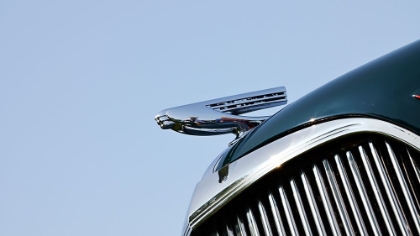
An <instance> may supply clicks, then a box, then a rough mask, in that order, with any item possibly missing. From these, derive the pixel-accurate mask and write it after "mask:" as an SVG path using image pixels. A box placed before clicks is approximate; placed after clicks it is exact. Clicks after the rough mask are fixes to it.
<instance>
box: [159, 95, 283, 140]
mask: <svg viewBox="0 0 420 236" xmlns="http://www.w3.org/2000/svg"><path fill="white" fill-rule="evenodd" d="M286 103H287V95H286V88H285V87H276V88H271V89H265V90H260V91H254V92H249V93H243V94H238V95H234V96H229V97H222V98H217V99H213V100H209V101H204V102H198V103H193V104H189V105H184V106H179V107H173V108H169V109H165V110H163V111H161V112H159V113H158V114H157V115H156V116H155V120H156V122H157V123H158V125H159V126H160V127H161V128H162V129H172V130H174V131H176V132H179V133H183V134H190V135H201V136H209V135H218V134H227V133H233V134H236V136H237V137H239V136H241V135H242V134H243V133H244V132H246V131H249V130H250V129H253V128H255V127H256V126H258V125H259V124H261V123H262V122H264V121H265V120H266V119H268V118H269V117H270V116H261V117H247V116H239V115H240V114H244V113H248V112H253V111H257V110H261V109H265V108H271V107H276V106H280V105H284V104H286Z"/></svg>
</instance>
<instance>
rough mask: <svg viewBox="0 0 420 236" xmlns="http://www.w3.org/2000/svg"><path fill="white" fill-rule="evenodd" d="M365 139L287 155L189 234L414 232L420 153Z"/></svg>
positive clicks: (418, 224) (418, 223) (419, 226)
mask: <svg viewBox="0 0 420 236" xmlns="http://www.w3.org/2000/svg"><path fill="white" fill-rule="evenodd" d="M372 136H373V137H371V138H370V139H369V140H368V139H366V138H360V137H359V136H357V137H354V138H347V139H343V140H341V141H339V142H338V143H334V144H331V145H330V146H328V145H326V146H325V147H323V148H318V149H315V150H312V151H311V152H309V153H308V154H305V155H302V156H298V157H296V158H294V159H293V160H291V161H290V164H288V163H286V164H285V165H282V167H281V168H279V169H277V170H274V171H273V172H272V173H270V174H268V175H267V176H265V177H263V178H262V179H261V180H259V181H258V182H256V183H255V184H254V185H253V186H251V187H250V188H249V189H247V190H246V191H245V192H244V193H242V194H241V195H239V196H237V198H236V199H234V200H233V201H231V202H229V203H228V204H227V205H226V206H224V207H223V208H222V210H220V211H219V212H217V213H216V214H215V215H213V216H212V217H211V218H210V219H208V220H207V222H205V223H204V224H203V225H201V226H200V227H199V228H197V229H194V230H193V232H192V236H198V235H227V236H231V235H235V236H247V235H251V236H259V235H261V236H263V235H265V236H277V235H382V234H385V235H388V234H390V235H413V234H418V233H420V215H419V212H420V206H419V204H418V199H419V198H420V195H419V191H420V169H419V168H418V164H417V163H418V159H419V158H420V154H419V152H418V151H415V150H414V149H412V148H409V147H407V146H406V145H404V144H401V143H398V142H396V141H389V140H384V139H383V138H381V137H379V136H374V135H372ZM365 150H368V152H366V151H365ZM302 160H305V161H302ZM293 161H294V162H293ZM407 217H409V218H407Z"/></svg>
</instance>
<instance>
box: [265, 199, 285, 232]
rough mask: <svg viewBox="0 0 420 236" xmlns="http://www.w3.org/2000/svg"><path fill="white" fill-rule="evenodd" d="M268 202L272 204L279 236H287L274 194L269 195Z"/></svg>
mask: <svg viewBox="0 0 420 236" xmlns="http://www.w3.org/2000/svg"><path fill="white" fill-rule="evenodd" d="M268 201H269V202H270V207H271V212H272V213H273V217H274V223H275V224H276V228H277V232H278V234H279V236H286V232H285V231H284V228H283V223H282V220H281V217H280V212H279V208H278V206H277V202H276V199H274V197H273V194H271V193H270V194H269V195H268Z"/></svg>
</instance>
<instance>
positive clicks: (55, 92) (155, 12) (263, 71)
mask: <svg viewBox="0 0 420 236" xmlns="http://www.w3.org/2000/svg"><path fill="white" fill-rule="evenodd" d="M289 2H291V1H287V2H286V1H283V2H280V1H144V0H137V1H103V0H101V1H99V0H98V1H79V0H73V1H44V0H38V1H19V0H12V1H6V0H0V235H2V236H9V235H13V236H14V235H16V236H24V235H26V236H41V235H42V236H58V235H60V236H67V235H68V236H74V235H101V236H106V235H159V236H160V235H180V233H181V228H182V225H183V221H184V217H185V213H186V211H187V208H188V204H189V201H190V198H191V195H192V193H193V190H194V187H195V184H196V183H197V182H198V181H199V179H200V178H201V176H202V174H203V173H204V171H205V169H206V168H207V166H208V165H209V164H210V162H211V161H212V160H213V159H214V158H215V157H216V155H218V154H219V153H220V152H221V151H222V150H223V149H224V148H225V147H226V146H227V144H228V142H229V141H231V140H232V139H233V135H225V136H219V137H192V136H186V135H181V134H177V133H175V132H172V131H162V130H161V129H160V128H159V127H158V126H157V125H156V123H155V121H154V116H155V114H156V113H157V112H159V111H160V110H163V109H165V108H169V107H173V106H178V105H183V104H186V103H192V102H198V101H203V100H208V99H212V98H216V97H221V96H226V95H233V94H238V93H244V92H248V91H253V90H260V89H265V88H270V87H276V86H281V85H284V86H286V87H287V89H288V95H289V101H290V102H293V101H295V100H296V99H298V98H299V97H301V96H303V95H305V94H306V93H308V92H310V91H311V90H313V89H315V88H317V87H319V86H321V85H323V84H325V83H327V82H328V81H331V80H332V79H334V78H336V77H338V76H340V75H342V74H344V73H346V72H348V71H350V70H352V69H354V68H356V67H358V66H360V65H363V64H364V63H367V62H369V61H370V60H373V59H375V58H377V57H379V56H381V55H384V54H386V53H388V52H390V51H392V50H394V49H397V48H399V47H401V46H404V45H406V44H408V43H410V42H413V41H415V40H418V39H420V13H419V9H420V2H419V1H411V2H410V1H404V2H403V3H397V2H395V1H394V2H389V3H385V2H384V1H376V2H371V3H367V2H365V1H358V2H354V1H352V3H337V2H336V3H331V2H319V1H316V2H314V1H312V2H311V3H308V2H301V3H293V4H292V3H289ZM419 66H420V65H419ZM361 86H362V85H361Z"/></svg>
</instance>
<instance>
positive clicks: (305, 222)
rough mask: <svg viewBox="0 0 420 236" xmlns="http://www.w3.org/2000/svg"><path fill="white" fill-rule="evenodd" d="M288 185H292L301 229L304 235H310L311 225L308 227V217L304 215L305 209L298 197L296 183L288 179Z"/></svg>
mask: <svg viewBox="0 0 420 236" xmlns="http://www.w3.org/2000/svg"><path fill="white" fill-rule="evenodd" d="M290 186H291V187H292V191H293V197H294V199H295V202H296V205H297V208H298V212H299V216H300V220H301V221H302V225H303V229H304V230H305V234H306V235H312V231H311V227H310V225H309V222H308V218H307V217H306V213H305V210H304V209H303V203H302V199H301V198H300V194H299V191H298V189H297V186H296V183H295V181H294V180H293V179H292V180H291V181H290Z"/></svg>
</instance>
